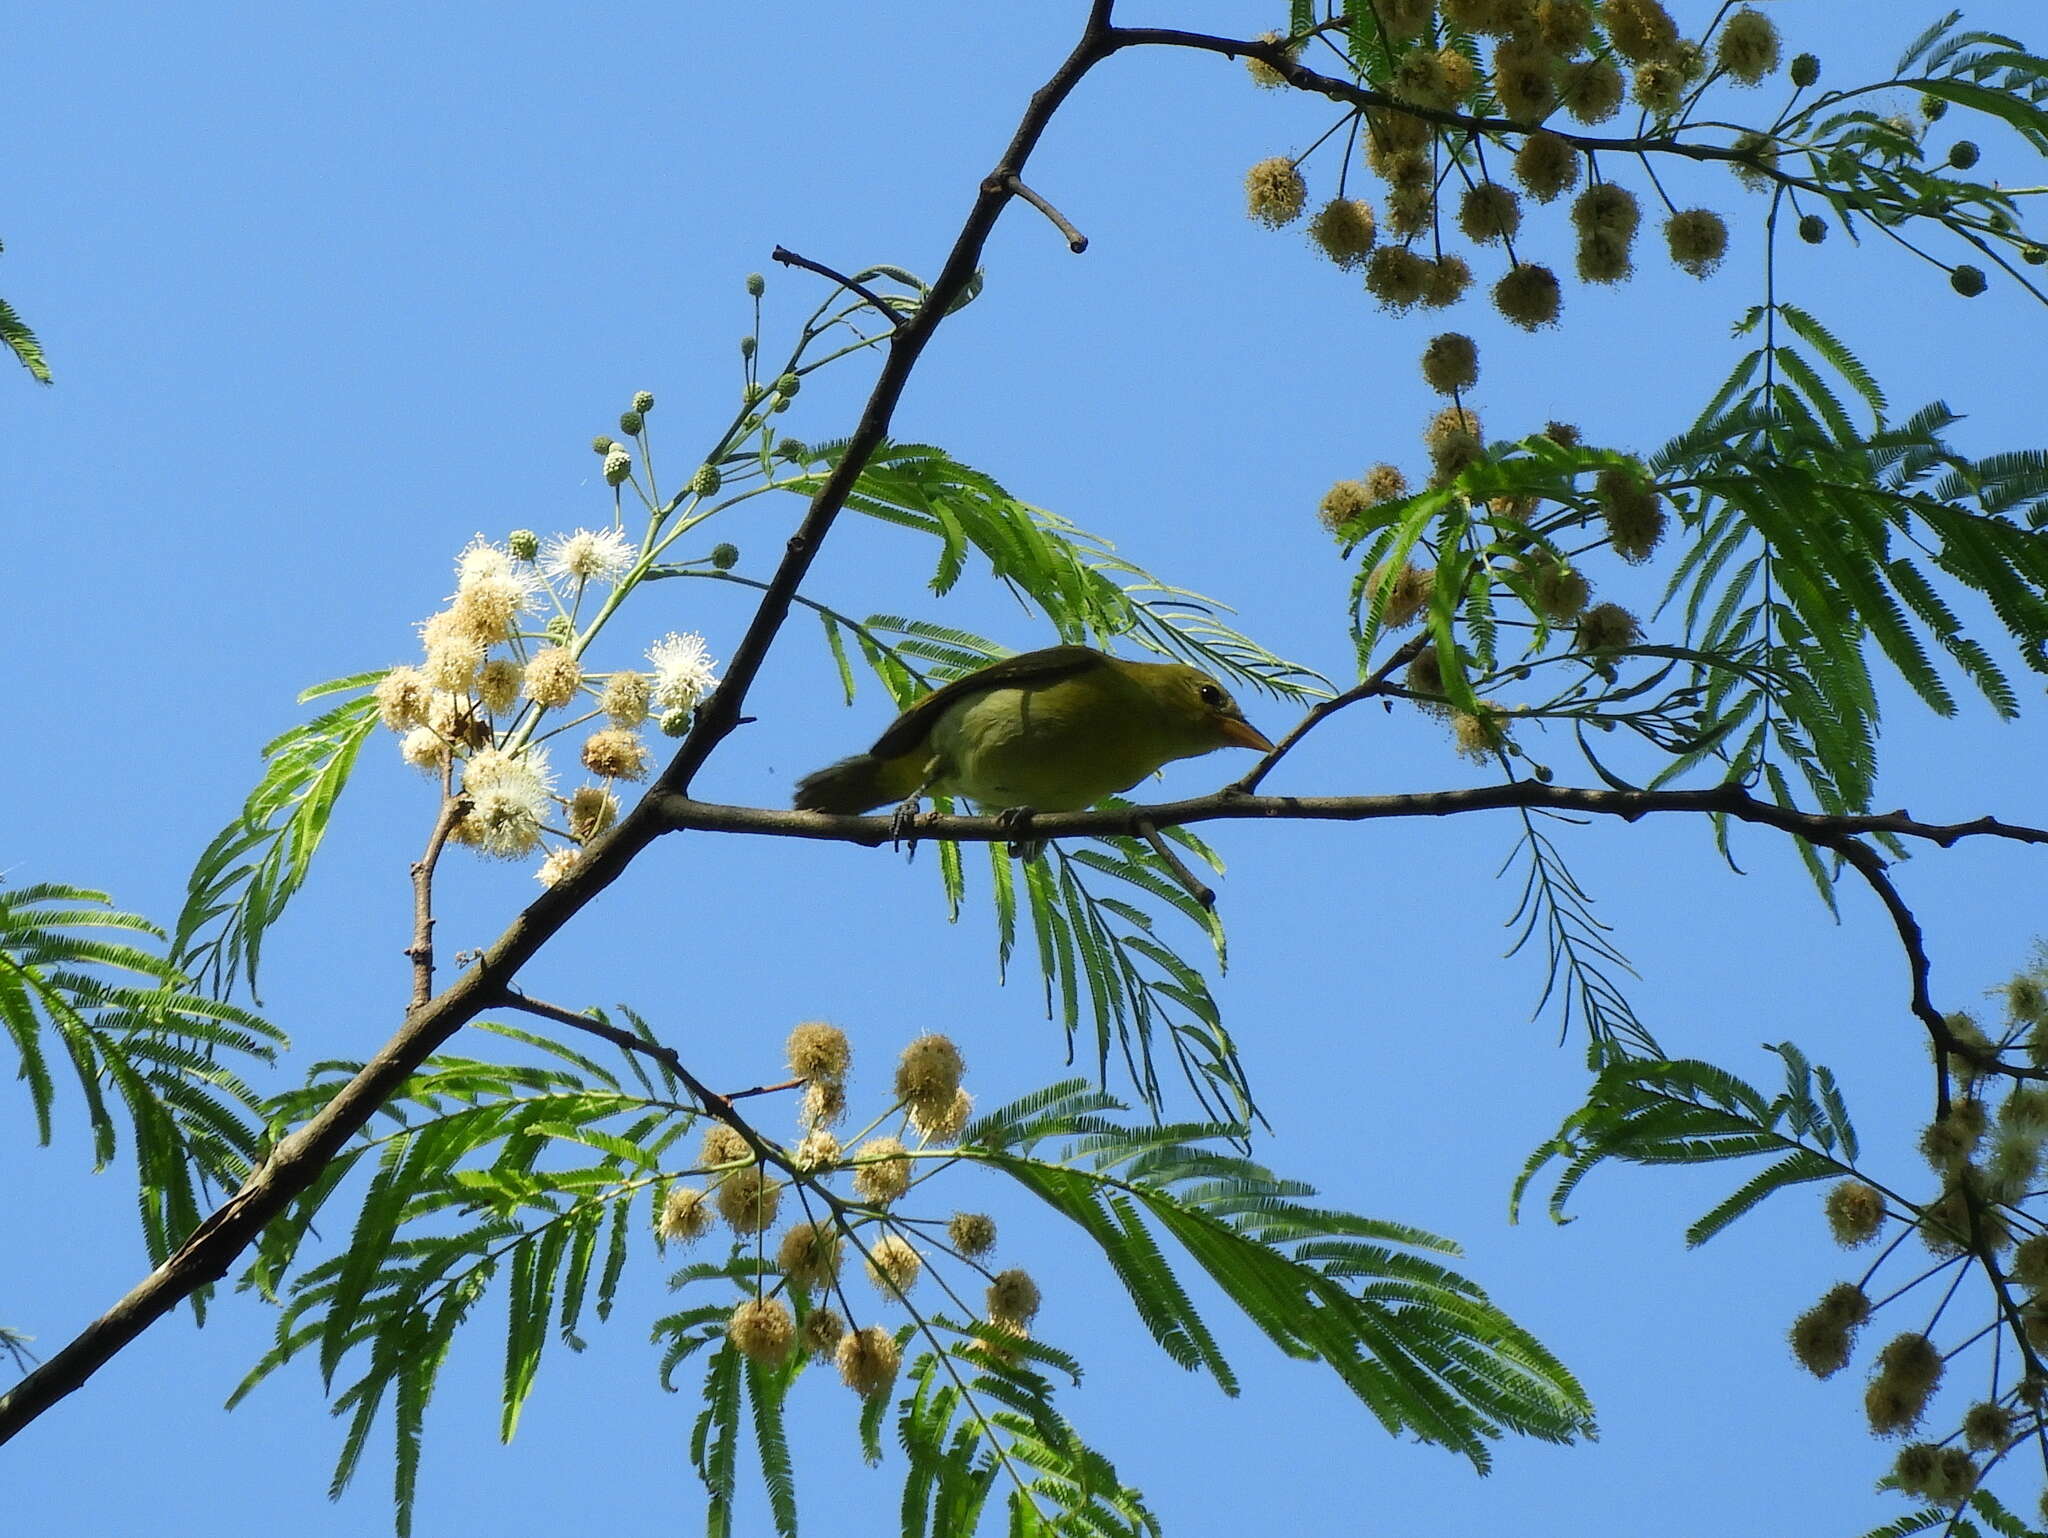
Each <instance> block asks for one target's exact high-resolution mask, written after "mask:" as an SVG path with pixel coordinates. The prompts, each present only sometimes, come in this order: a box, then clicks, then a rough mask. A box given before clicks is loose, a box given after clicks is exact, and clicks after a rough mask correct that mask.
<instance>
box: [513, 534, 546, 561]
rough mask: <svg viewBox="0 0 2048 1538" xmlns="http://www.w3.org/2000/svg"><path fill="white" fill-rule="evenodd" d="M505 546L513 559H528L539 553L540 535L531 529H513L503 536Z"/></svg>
mask: <svg viewBox="0 0 2048 1538" xmlns="http://www.w3.org/2000/svg"><path fill="white" fill-rule="evenodd" d="M505 548H506V549H507V550H510V551H511V552H512V559H513V560H515V561H530V560H532V559H533V558H534V557H535V556H537V555H539V554H540V536H539V535H538V534H536V533H534V532H533V530H531V529H514V530H513V531H512V532H511V533H510V534H507V535H506V536H505Z"/></svg>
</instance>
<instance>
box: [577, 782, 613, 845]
mask: <svg viewBox="0 0 2048 1538" xmlns="http://www.w3.org/2000/svg"><path fill="white" fill-rule="evenodd" d="M618 820H619V798H618V797H617V796H615V795H613V794H612V793H611V792H610V791H608V790H606V789H605V788H604V787H603V786H601V785H579V786H578V787H577V788H576V791H575V793H574V794H572V795H571V796H570V797H569V836H570V837H571V838H573V839H575V840H576V842H577V843H579V844H587V843H589V842H590V841H591V840H592V839H594V838H596V837H597V836H598V834H600V833H602V832H604V830H605V829H606V828H609V827H610V826H611V825H612V824H613V823H615V822H617V821H618Z"/></svg>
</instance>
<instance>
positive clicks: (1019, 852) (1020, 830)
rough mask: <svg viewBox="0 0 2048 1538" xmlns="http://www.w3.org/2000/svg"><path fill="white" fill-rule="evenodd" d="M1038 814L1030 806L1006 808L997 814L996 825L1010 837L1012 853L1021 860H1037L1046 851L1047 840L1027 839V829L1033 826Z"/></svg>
mask: <svg viewBox="0 0 2048 1538" xmlns="http://www.w3.org/2000/svg"><path fill="white" fill-rule="evenodd" d="M1036 815H1037V814H1036V813H1035V812H1034V811H1033V810H1032V809H1031V808H1030V807H1028V806H1011V807H1005V808H1004V809H1003V810H1002V811H1000V812H998V813H996V825H997V826H998V827H1000V828H1001V829H1002V830H1003V831H1004V832H1005V833H1007V834H1009V835H1010V842H1009V846H1008V847H1009V850H1010V853H1011V854H1013V855H1015V856H1017V858H1018V859H1020V860H1035V859H1037V858H1038V857H1039V855H1040V854H1042V853H1044V851H1045V840H1044V839H1042V838H1026V837H1025V836H1024V831H1025V829H1027V828H1029V827H1030V826H1031V819H1032V818H1033V817H1034V816H1036Z"/></svg>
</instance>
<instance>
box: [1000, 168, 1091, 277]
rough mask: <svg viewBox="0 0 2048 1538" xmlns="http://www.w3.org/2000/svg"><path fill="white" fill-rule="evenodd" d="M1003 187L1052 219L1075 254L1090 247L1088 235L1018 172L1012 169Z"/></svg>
mask: <svg viewBox="0 0 2048 1538" xmlns="http://www.w3.org/2000/svg"><path fill="white" fill-rule="evenodd" d="M1003 187H1004V189H1005V190H1006V191H1009V192H1013V193H1015V194H1016V195H1017V196H1018V197H1020V198H1022V199H1023V200H1024V201H1025V202H1027V203H1029V204H1030V205H1031V206H1032V207H1033V208H1035V209H1037V210H1038V211H1039V212H1040V213H1041V214H1044V215H1045V217H1046V218H1048V219H1050V220H1051V221H1052V224H1053V228H1054V229H1056V230H1058V231H1059V232H1060V233H1061V234H1062V235H1064V236H1066V237H1067V249H1068V250H1069V251H1071V252H1073V253H1074V255H1076V256H1079V255H1080V254H1081V253H1082V252H1083V251H1086V250H1087V249H1088V237H1087V236H1086V235H1083V234H1082V233H1081V232H1080V231H1079V230H1077V229H1075V228H1074V226H1073V225H1072V224H1070V223H1068V222H1067V216H1066V215H1065V214H1063V213H1061V212H1060V211H1059V210H1058V209H1057V208H1054V207H1053V206H1052V204H1050V203H1048V202H1046V200H1045V199H1044V198H1042V197H1040V196H1039V195H1038V194H1037V193H1035V192H1033V191H1032V190H1031V189H1030V188H1029V187H1027V186H1026V185H1025V184H1024V181H1023V178H1021V177H1020V176H1018V175H1017V173H1016V172H1014V171H1012V172H1010V173H1009V174H1008V175H1007V176H1005V177H1004V178H1003Z"/></svg>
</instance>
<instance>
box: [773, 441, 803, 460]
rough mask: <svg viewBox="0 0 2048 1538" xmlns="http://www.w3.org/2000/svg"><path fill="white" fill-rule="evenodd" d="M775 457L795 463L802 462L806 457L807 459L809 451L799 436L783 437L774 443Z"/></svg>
mask: <svg viewBox="0 0 2048 1538" xmlns="http://www.w3.org/2000/svg"><path fill="white" fill-rule="evenodd" d="M775 457H776V458H777V459H786V460H788V461H789V462H790V463H791V464H793V465H796V464H802V463H803V462H804V461H805V460H806V459H809V458H810V457H811V451H810V448H809V447H808V446H807V445H806V444H805V443H804V441H803V439H801V438H784V439H783V440H782V441H781V442H780V443H778V444H776V445H775Z"/></svg>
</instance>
